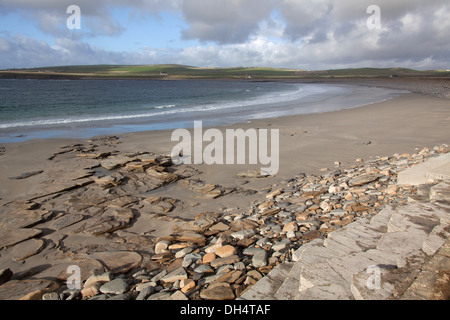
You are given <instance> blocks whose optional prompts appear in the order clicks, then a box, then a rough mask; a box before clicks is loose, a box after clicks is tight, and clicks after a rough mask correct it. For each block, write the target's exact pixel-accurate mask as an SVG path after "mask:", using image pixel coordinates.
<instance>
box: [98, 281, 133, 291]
mask: <svg viewBox="0 0 450 320" xmlns="http://www.w3.org/2000/svg"><path fill="white" fill-rule="evenodd" d="M127 289H128V284H127V282H126V281H125V279H122V278H116V279H114V280H111V281H110V282H107V283H105V284H104V285H102V286H101V287H100V289H99V290H100V292H101V293H104V294H122V293H124V292H125V291H127Z"/></svg>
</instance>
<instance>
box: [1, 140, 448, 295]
mask: <svg viewBox="0 0 450 320" xmlns="http://www.w3.org/2000/svg"><path fill="white" fill-rule="evenodd" d="M118 144H120V139H119V138H117V137H106V138H101V139H93V140H88V141H86V142H85V143H80V144H75V145H67V146H64V147H62V148H61V149H60V150H59V151H58V152H56V153H54V154H52V155H49V158H48V160H47V162H48V165H47V166H46V167H45V168H43V170H38V171H33V172H25V173H23V174H21V175H18V176H12V177H10V179H11V180H28V179H30V180H29V181H32V179H35V180H33V181H34V182H36V181H38V183H36V185H35V186H33V188H30V190H28V192H27V194H26V195H24V198H22V199H16V200H14V201H9V202H6V203H4V204H3V206H2V207H1V208H0V229H1V233H0V246H1V250H0V255H1V256H0V263H1V266H2V267H3V268H0V269H3V270H1V271H0V299H1V300H3V299H34V300H35V299H44V300H72V299H83V300H87V299H95V300H98V299H114V300H128V299H133V300H161V299H164V300H199V299H205V300H231V299H236V298H239V297H240V296H241V295H242V294H243V293H244V292H245V291H246V290H248V289H249V288H250V287H251V286H252V285H254V284H255V283H256V282H258V281H259V280H260V279H261V278H262V277H264V276H265V275H267V274H268V273H269V272H270V271H271V270H272V269H273V268H274V267H275V266H277V265H278V264H280V263H283V262H289V261H291V259H292V254H293V252H294V251H295V250H297V249H298V248H300V247H301V246H302V245H304V244H305V243H308V242H310V241H312V240H314V239H317V238H322V239H323V238H326V237H327V235H328V234H329V233H330V232H332V231H334V230H337V229H340V228H342V227H343V226H345V225H347V224H349V223H352V222H354V221H356V220H358V219H359V218H361V217H371V216H374V215H376V214H377V213H378V212H379V211H380V210H381V209H383V208H384V207H386V205H396V204H397V205H401V204H404V203H406V202H407V200H408V198H409V197H414V196H415V195H416V191H417V190H416V187H408V186H398V185H397V183H396V182H397V174H398V173H399V172H400V171H402V170H405V169H407V168H410V167H412V166H415V165H417V164H419V163H422V162H425V161H427V160H428V159H430V158H432V157H435V156H437V155H439V154H443V153H448V152H449V151H450V148H449V147H448V146H447V145H442V146H436V147H433V148H431V149H429V148H423V149H421V150H417V153H415V154H394V155H392V156H386V157H378V158H375V159H370V160H364V159H356V161H355V163H354V165H353V166H351V167H349V168H343V167H341V164H340V163H339V162H338V161H336V162H335V163H334V164H330V168H323V169H322V170H321V171H322V173H321V174H320V175H312V174H298V175H296V176H294V177H292V179H289V180H286V181H283V182H281V183H279V184H276V185H270V186H267V188H266V189H265V190H262V191H255V190H251V189H246V188H245V184H243V185H242V187H239V188H229V187H224V186H220V185H216V184H209V183H207V182H205V181H202V180H199V179H198V178H197V177H196V176H195V173H196V171H195V170H196V169H195V168H193V167H191V166H186V165H182V166H175V165H173V164H172V162H171V160H170V157H168V156H165V155H157V154H153V153H151V152H146V151H145V152H141V151H139V152H135V153H123V152H118V151H117V148H116V146H117V145H118ZM5 152H7V150H6V151H5ZM239 177H240V178H242V179H259V178H261V177H260V176H259V175H258V174H255V172H254V171H248V172H243V173H241V174H240V175H239ZM174 184H177V186H179V187H182V188H185V189H186V192H192V193H193V194H195V195H196V197H197V198H198V199H203V200H208V201H215V199H217V198H220V197H224V196H227V195H232V194H235V195H237V196H240V195H244V194H245V195H249V194H250V195H251V194H256V193H261V192H263V193H264V194H263V197H262V198H263V199H262V200H255V201H254V202H253V203H252V204H251V206H250V207H249V208H248V209H245V210H236V209H234V208H226V209H220V210H219V209H218V210H216V211H213V212H199V213H198V214H196V215H195V216H194V217H193V218H192V219H189V218H186V217H183V216H181V215H179V214H178V213H179V212H180V211H182V210H184V209H185V208H190V209H191V210H192V208H195V207H196V203H186V202H185V201H182V200H180V199H175V198H172V197H171V194H170V192H169V191H168V192H167V195H166V196H164V197H162V196H155V195H152V194H151V191H153V190H157V189H159V190H160V189H161V188H168V187H170V186H172V185H174ZM260 198H261V197H260ZM155 221H156V222H157V221H164V222H167V223H169V226H171V227H172V228H171V230H169V231H168V232H167V233H166V234H165V235H158V236H155V235H154V232H153V231H154V229H152V228H158V226H159V225H158V224H153V223H154V222H155ZM146 222H152V224H151V225H149V226H148V227H147V226H146V225H145V223H146ZM136 225H139V228H137V227H136ZM5 265H6V266H7V267H6V268H5V267H4V266H5ZM74 266H75V267H78V268H79V270H80V275H79V279H77V274H76V273H73V271H69V270H74V269H73V267H74ZM74 280H79V282H78V285H77V282H76V281H75V282H74ZM68 286H70V287H71V288H68ZM73 286H75V288H74V287H73Z"/></svg>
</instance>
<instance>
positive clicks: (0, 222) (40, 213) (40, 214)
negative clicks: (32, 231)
mask: <svg viewBox="0 0 450 320" xmlns="http://www.w3.org/2000/svg"><path fill="white" fill-rule="evenodd" d="M50 215H51V213H50V212H48V211H46V210H19V211H16V212H13V213H11V214H4V215H0V228H11V229H14V228H29V227H32V226H34V225H36V224H38V223H40V222H43V221H45V220H46V219H47V218H48V217H49V216H50Z"/></svg>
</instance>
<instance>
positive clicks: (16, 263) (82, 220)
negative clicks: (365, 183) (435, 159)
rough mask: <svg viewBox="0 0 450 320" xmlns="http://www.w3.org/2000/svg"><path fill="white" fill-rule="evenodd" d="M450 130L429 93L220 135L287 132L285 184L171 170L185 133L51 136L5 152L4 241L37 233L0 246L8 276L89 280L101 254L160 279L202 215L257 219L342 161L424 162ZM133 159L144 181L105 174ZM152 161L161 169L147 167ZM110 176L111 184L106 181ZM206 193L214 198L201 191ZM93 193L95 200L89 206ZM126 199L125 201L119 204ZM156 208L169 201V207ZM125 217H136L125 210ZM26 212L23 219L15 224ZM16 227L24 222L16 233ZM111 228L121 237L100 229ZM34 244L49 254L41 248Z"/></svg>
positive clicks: (208, 169)
mask: <svg viewBox="0 0 450 320" xmlns="http://www.w3.org/2000/svg"><path fill="white" fill-rule="evenodd" d="M414 85H416V83H415V84H414ZM405 88H406V86H403V87H402V89H405ZM447 90H448V89H447ZM443 96H445V95H443ZM449 128H450V100H448V99H445V98H440V97H435V96H432V95H425V94H421V93H417V92H414V93H407V94H403V95H401V96H399V97H396V98H393V99H391V100H388V101H384V102H380V103H375V104H372V105H367V106H363V107H358V108H354V109H347V110H342V111H337V112H328V113H322V114H309V115H296V116H290V117H282V118H276V119H263V120H254V121H251V122H246V123H241V124H234V125H230V126H224V127H219V128H217V129H219V130H221V131H223V132H224V131H225V130H226V129H244V130H247V129H268V130H271V129H278V130H279V133H280V145H279V147H280V148H279V154H280V159H279V171H278V173H277V175H275V176H272V177H262V178H254V177H251V176H247V177H238V176H237V175H238V174H240V173H242V172H250V171H249V170H253V169H258V168H260V167H261V165H248V164H246V165H217V164H216V165H205V164H203V165H195V164H192V165H186V164H182V165H179V166H175V165H168V161H169V157H168V155H169V154H170V152H171V150H172V148H173V147H174V145H175V144H176V143H175V142H172V141H171V134H172V132H173V130H163V131H150V132H136V133H128V134H123V135H120V136H119V137H95V138H92V139H90V140H79V139H47V140H33V141H28V142H23V143H14V144H1V145H0V228H1V229H2V231H1V232H2V234H3V235H4V236H3V237H2V241H5V239H6V236H5V235H6V234H8V232H9V231H11V230H15V229H14V228H16V227H20V228H21V230H27V231H29V230H33V231H34V230H37V231H36V234H34V235H32V234H27V235H26V236H24V237H22V238H20V237H19V238H18V239H17V241H12V240H11V241H10V242H8V244H7V245H5V244H4V243H0V247H2V248H3V249H1V250H0V255H1V256H0V270H2V269H8V268H9V269H10V270H11V271H12V272H13V273H14V276H13V278H12V279H13V280H14V279H16V280H26V279H44V278H45V279H49V278H58V279H64V275H62V276H61V274H62V273H63V274H64V273H65V270H66V268H67V266H68V265H72V264H77V263H78V264H82V263H81V261H83V263H84V266H85V268H84V269H83V272H85V273H86V274H84V273H83V279H86V278H87V277H88V273H89V272H90V271H91V269H93V268H98V267H101V265H96V263H94V262H93V260H94V259H93V258H95V255H96V254H98V255H100V253H102V254H103V253H104V252H123V251H127V252H132V251H133V249H134V250H135V251H136V252H139V253H140V254H141V257H142V258H141V260H139V262H136V263H134V260H132V259H133V257H129V256H127V257H125V258H124V259H128V260H127V261H129V263H130V264H131V265H132V266H131V267H130V268H125V269H126V270H125V271H126V272H128V271H130V270H134V269H137V268H138V267H147V269H148V270H155V269H157V267H156V266H155V259H153V258H152V256H153V255H154V254H155V253H156V251H155V248H154V246H155V244H156V243H157V240H160V239H161V237H164V236H168V235H170V234H171V233H172V232H173V230H174V229H173V228H174V227H176V226H180V225H181V224H183V223H185V222H186V221H192V220H193V219H194V218H195V217H196V216H197V215H199V214H201V213H207V212H215V213H219V214H221V215H223V214H227V215H239V214H241V213H242V212H247V211H248V210H249V208H250V207H251V206H252V204H253V203H255V202H258V201H262V200H264V199H265V198H266V194H267V192H268V191H270V190H273V189H274V188H275V187H276V186H277V185H278V184H280V183H282V182H285V181H287V180H289V179H291V178H293V177H294V176H296V175H298V174H300V173H306V174H321V172H323V170H321V169H324V168H332V167H335V166H336V162H339V163H340V166H341V167H342V168H348V167H351V166H352V165H353V164H354V163H355V159H358V158H362V159H364V160H369V159H375V158H377V157H383V156H390V155H392V154H395V153H398V154H403V153H408V154H413V153H417V152H418V151H419V150H421V149H423V148H424V147H428V148H433V147H434V146H439V145H442V144H449V142H450V129H449ZM124 156H126V157H129V158H131V159H132V160H133V161H131V160H130V161H129V162H126V163H123V164H122V165H123V168H126V169H127V170H128V172H131V173H132V174H133V176H132V177H131V176H126V179H127V180H124V178H123V177H124V176H122V177H119V176H118V175H116V174H115V173H111V172H113V169H110V170H109V171H108V169H105V166H104V165H102V161H105V160H108V159H114V157H124ZM143 163H148V164H149V165H148V166H145V167H143ZM150 164H152V165H151V166H150ZM133 165H135V166H134V167H133ZM153 167H155V168H156V169H155V170H153V171H152V174H153V176H152V178H155V179H156V178H157V181H158V183H156V182H154V181H153V180H152V182H151V183H148V182H145V183H143V182H142V181H143V180H142V175H148V174H150V173H149V171H148V168H153ZM121 170H122V169H121ZM161 175H163V176H161ZM174 176H175V178H174ZM105 177H107V178H108V179H109V180H108V179H104V180H102V178H105ZM172 178H173V179H172ZM120 179H122V180H120ZM155 181H156V180H155ZM131 182H133V185H132V183H131ZM194 182H198V183H199V184H197V185H195V183H194ZM99 186H100V187H99ZM209 186H213V187H211V188H209ZM95 188H96V189H95ZM115 188H119V189H120V190H119V189H117V190H116V189H115ZM202 188H203V189H202ZM208 188H209V189H208ZM200 189H202V190H203V191H202V192H199V190H200ZM94 190H96V191H94ZM217 190H218V191H217ZM214 191H217V193H214ZM86 195H88V196H89V199H86V198H83V197H84V196H86ZM102 198H103V201H102ZM114 198H116V199H117V200H118V201H121V200H123V201H124V202H123V203H120V204H119V203H113V202H114ZM105 199H106V202H107V204H108V205H106V204H105V202H104V201H105ZM136 199H139V201H138V200H136ZM158 199H159V200H158ZM141 200H146V201H141ZM152 201H153V202H152ZM155 202H157V203H158V204H160V205H159V207H158V209H155ZM100 207H101V208H103V209H102V210H104V208H105V207H110V208H120V210H122V211H120V210H119V211H118V212H113V213H111V214H110V215H109V216H108V219H109V220H105V219H103V220H102V219H100V217H101V216H103V218H104V217H105V211H101V210H100ZM125 209H127V210H128V209H129V210H131V211H132V212H131V213H129V212H124V211H123V210H125ZM157 210H160V211H157ZM100 211H101V212H100ZM24 212H25V213H24ZM148 212H152V213H153V214H146V213H148ZM17 213H20V217H19V218H17V217H16V216H14V215H15V214H17ZM62 218H65V220H66V221H62V220H60V219H62ZM96 219H97V220H96ZM12 221H16V222H15V225H14V223H13V222H12ZM58 221H59V222H61V224H58ZM106 222H108V223H110V226H112V227H111V229H109V230H107V228H106V227H105V228H106V229H105V230H106V231H104V232H103V231H94V229H95V228H96V227H98V225H99V224H102V225H104V224H105V223H106ZM80 230H81V231H80ZM28 239H32V240H28ZM121 239H122V240H121ZM124 239H125V240H124ZM31 241H35V242H38V243H30V242H31ZM186 242H189V241H188V240H186ZM24 244H26V245H24ZM19 245H20V246H21V248H18V246H19ZM22 247H23V248H22ZM33 247H36V248H38V249H36V250H34V251H33V250H32V248H33ZM146 248H147V249H146ZM19 249H20V250H19ZM145 250H147V252H146V251H145ZM18 251H20V252H19V253H18ZM22 251H26V252H28V251H30V255H29V256H28V257H25V256H26V254H22ZM88 258H89V259H88ZM166 258H167V257H166ZM171 259H172V260H171ZM97 260H101V259H100V258H98V259H97ZM118 260H120V259H118ZM163 260H164V259H163ZM173 260H175V259H174V257H172V258H170V259H168V260H167V261H166V260H165V262H166V265H167V264H168V263H169V262H168V261H171V262H172V261H173ZM103 261H106V258H104V259H103ZM106 264H107V263H106ZM118 264H119V262H118ZM88 266H89V267H88ZM120 267H121V266H120ZM118 268H119V266H118ZM119 269H120V268H119ZM84 270H86V271H84ZM121 271H124V270H121ZM61 277H62V278H61ZM65 277H66V278H67V274H65Z"/></svg>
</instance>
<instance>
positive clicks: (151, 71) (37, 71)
mask: <svg viewBox="0 0 450 320" xmlns="http://www.w3.org/2000/svg"><path fill="white" fill-rule="evenodd" d="M331 77H333V78H335V77H341V78H350V77H351V78H355V77H450V72H449V71H446V70H445V71H444V70H443V71H437V70H431V71H416V70H412V69H405V68H384V69H378V68H359V69H336V70H318V71H305V70H293V69H274V68H261V67H252V68H244V67H236V68H199V67H192V66H185V65H176V64H161V65H87V66H57V67H43V68H33V69H14V70H3V71H0V78H43V79H45V78H51V79H58V78H74V79H79V78H93V79H115V78H120V79H262V80H263V79H299V78H331Z"/></svg>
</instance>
